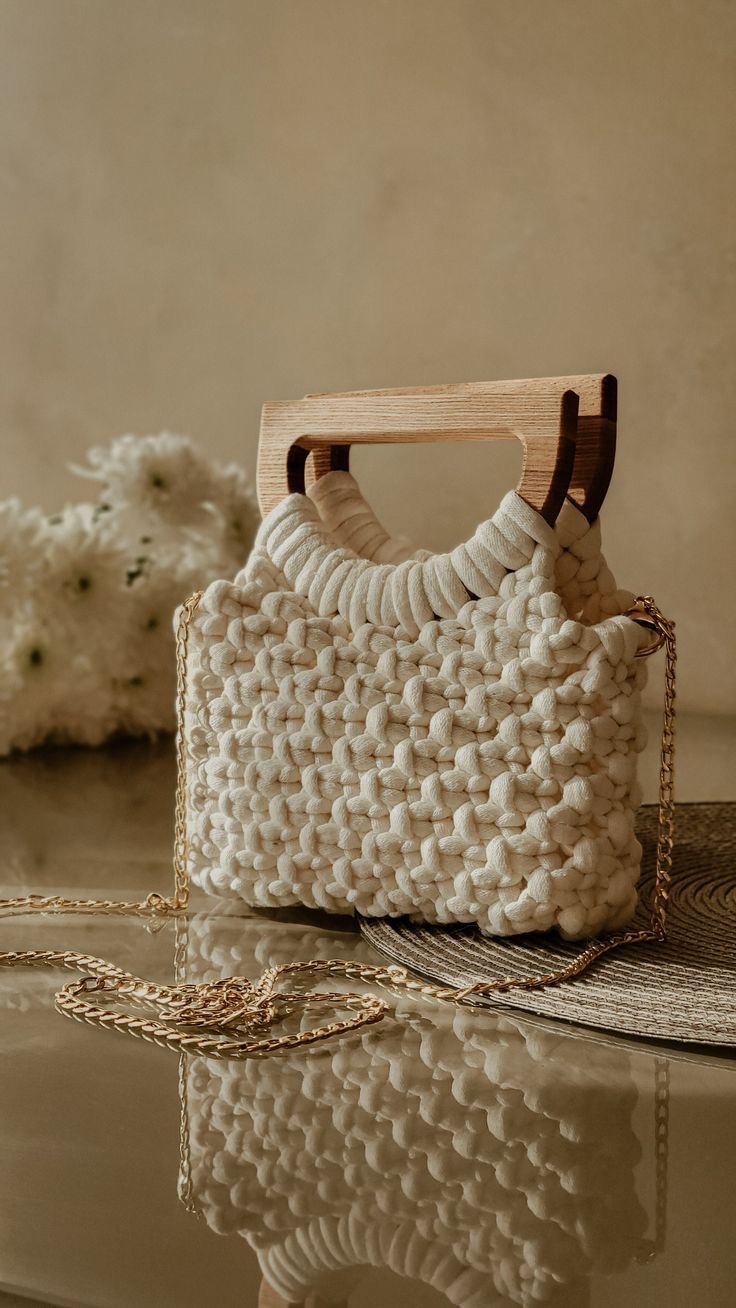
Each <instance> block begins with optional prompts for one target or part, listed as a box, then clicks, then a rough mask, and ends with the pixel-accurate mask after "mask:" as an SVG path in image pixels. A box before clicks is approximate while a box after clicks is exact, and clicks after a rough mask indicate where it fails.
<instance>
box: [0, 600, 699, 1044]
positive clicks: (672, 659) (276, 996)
mask: <svg viewBox="0 0 736 1308" xmlns="http://www.w3.org/2000/svg"><path fill="white" fill-rule="evenodd" d="M199 600H200V593H197V594H195V595H192V596H191V597H190V599H188V600H187V602H186V603H185V604H184V605H183V606H182V609H181V611H180V616H179V625H178V631H177V640H176V668H177V695H176V705H177V738H176V757H177V787H176V805H175V830H174V894H173V896H171V897H165V896H163V895H160V894H156V893H154V894H151V895H149V896H148V897H147V898H146V899H145V900H143V901H142V902H129V901H115V900H92V899H64V898H62V897H61V896H48V897H46V896H42V895H26V896H22V897H20V898H17V899H6V900H0V910H7V911H10V912H24V911H26V910H28V909H47V910H51V911H67V912H110V913H141V914H143V913H146V914H147V913H154V914H167V913H181V912H183V911H184V910H186V908H187V905H188V901H189V877H188V841H187V826H186V784H187V779H186V720H185V713H186V689H187V686H186V680H187V649H188V642H189V628H190V625H191V621H192V618H193V616H194V613H195V611H196V609H197V605H198V603H199ZM628 616H630V617H631V618H633V619H634V620H635V621H637V622H639V623H641V625H642V626H645V627H647V628H649V629H650V630H652V631H653V632H655V634H656V636H657V640H656V642H655V643H654V644H653V645H651V646H649V647H648V648H646V649H644V650H642V651H640V654H641V655H647V654H650V653H654V652H655V650H657V649H659V648H661V647H662V645H664V646H665V647H666V669H665V697H664V727H663V732H662V746H661V765H660V777H659V829H658V837H657V857H656V875H655V885H654V896H653V901H652V911H651V918H650V923H649V926H648V927H646V928H643V929H633V930H630V931H623V932H621V933H619V934H617V935H611V936H606V937H604V938H602V939H600V940H593V941H591V943H590V944H589V945H587V946H586V947H585V948H584V949H583V950H582V951H581V953H580V954H578V955H577V956H576V957H575V958H573V959H572V960H571V961H570V962H569V963H567V964H566V965H565V966H563V967H561V968H559V969H557V970H555V971H552V972H545V973H540V974H539V975H537V976H535V977H529V978H519V977H512V976H508V977H500V978H498V979H497V980H495V981H479V982H476V983H475V984H473V985H469V986H463V987H461V988H450V987H447V986H439V985H435V984H433V983H432V982H429V981H423V980H420V979H418V978H415V977H412V976H410V975H409V974H408V973H407V971H406V969H405V968H403V967H399V966H395V965H389V966H383V965H378V966H372V965H369V964H364V963H358V962H351V961H350V960H344V959H327V960H316V959H315V960H310V961H304V962H294V963H284V964H282V965H281V966H279V967H273V968H269V969H268V970H267V971H266V972H264V973H263V975H262V976H261V977H260V978H259V979H258V980H257V981H255V982H250V981H247V980H246V978H245V977H226V978H224V979H222V980H220V981H213V982H202V983H200V984H198V985H192V984H185V983H184V982H183V981H182V980H181V977H180V976H177V981H176V983H175V984H174V985H157V984H154V983H151V982H146V981H143V980H141V979H140V978H139V977H134V976H132V975H131V974H130V973H127V972H124V971H123V970H122V969H121V968H118V967H115V966H114V965H113V964H112V963H106V962H105V961H104V960H101V959H95V958H91V957H90V956H89V955H85V954H79V953H75V952H74V951H72V950H30V951H10V952H8V953H0V964H1V963H6V964H15V963H18V964H21V963H38V964H47V965H49V966H52V967H58V966H61V967H69V968H73V969H75V970H79V971H85V972H86V973H87V975H86V976H84V977H82V978H81V980H78V981H73V982H70V983H69V984H68V985H66V986H64V988H63V989H62V990H60V991H59V993H58V994H57V996H56V1005H57V1008H59V1009H60V1011H62V1012H64V1013H67V1014H68V1016H70V1017H74V1018H76V1019H77V1020H79V1021H83V1022H91V1023H93V1024H96V1025H100V1026H105V1027H115V1028H116V1029H118V1030H124V1031H127V1032H128V1033H129V1034H131V1035H135V1036H138V1037H140V1038H141V1039H144V1040H149V1041H151V1042H152V1043H154V1044H159V1045H165V1046H168V1047H170V1048H174V1049H177V1050H179V1051H187V1052H191V1053H202V1054H209V1055H212V1054H221V1055H224V1056H226V1057H230V1058H233V1057H238V1056H248V1055H251V1056H252V1055H263V1054H269V1053H273V1052H275V1051H277V1050H282V1049H285V1048H290V1047H292V1046H295V1045H307V1044H313V1043H314V1042H315V1041H317V1040H323V1039H327V1038H328V1037H330V1036H333V1035H340V1034H344V1033H346V1032H352V1031H355V1030H357V1029H359V1028H360V1027H363V1026H366V1025H368V1024H370V1023H373V1022H378V1021H380V1020H381V1018H382V1017H383V1016H384V1015H385V1014H386V1012H387V1011H388V1004H387V1002H386V1001H385V1000H383V999H379V998H378V997H377V996H376V995H366V994H344V993H339V992H338V993H326V992H323V991H304V990H302V989H297V990H295V991H293V992H288V991H283V990H280V989H278V986H279V984H280V982H281V980H282V979H283V978H286V977H291V976H296V977H298V978H300V979H302V978H304V977H307V976H309V977H341V978H346V979H349V980H359V981H368V982H376V983H378V984H379V985H383V986H386V987H389V988H395V987H400V988H401V989H404V990H410V991H414V992H416V993H419V994H422V995H425V996H427V997H430V998H433V999H438V1000H443V1001H451V1002H455V1003H462V1002H464V1001H468V1000H470V1001H472V999H473V998H474V997H475V996H481V995H489V994H492V993H494V992H501V991H507V990H511V989H514V988H522V989H526V990H532V989H539V988H541V987H543V986H547V985H553V984H556V983H558V982H561V981H567V980H570V979H571V978H572V977H575V976H579V975H580V973H581V972H584V971H585V970H586V968H588V967H589V966H590V964H591V963H592V962H594V961H595V959H597V958H600V957H601V956H602V955H603V954H606V953H609V952H610V951H611V950H612V949H617V948H618V947H619V946H620V945H625V944H632V943H634V942H641V941H658V940H662V939H664V935H665V922H666V915H667V901H668V898H669V893H670V880H671V875H672V846H673V829H674V803H673V765H674V724H675V667H676V656H677V652H676V645H675V630H674V623H672V622H669V621H668V620H667V619H666V618H665V617H663V615H662V614H661V613H660V611H659V609H658V608H657V605H656V604H655V602H654V600H653V599H652V598H651V596H648V595H646V596H642V597H641V598H640V599H638V600H637V601H636V604H635V606H634V608H633V609H630V610H629V614H628ZM100 993H104V994H106V995H110V994H113V993H114V994H116V995H118V996H122V997H125V998H127V999H129V1000H130V1001H132V1002H134V1003H136V1004H139V1005H144V1006H145V1007H148V1008H153V1009H154V1010H155V1011H156V1012H157V1014H158V1019H159V1020H156V1019H154V1018H150V1017H144V1016H133V1015H128V1014H126V1013H122V1012H118V1011H116V1010H114V1009H107V1008H102V1007H100V1006H99V1005H98V1004H97V1003H96V1002H95V997H96V996H97V995H98V994H100ZM297 1007H299V1008H307V1009H309V1010H314V1009H319V1008H323V1007H328V1008H335V1007H341V1008H345V1009H347V1010H348V1012H349V1016H348V1017H346V1018H344V1019H342V1020H341V1021H332V1022H329V1023H326V1024H325V1025H323V1026H320V1027H317V1028H313V1029H311V1030H307V1031H299V1032H295V1033H288V1034H284V1035H281V1036H269V1035H266V1034H265V1032H267V1031H268V1030H270V1029H271V1028H272V1027H273V1026H274V1025H275V1024H276V1023H278V1022H280V1021H281V1020H282V1018H283V1017H285V1016H286V1015H287V1014H289V1013H291V1012H293V1010H294V1009H295V1008H297ZM210 1033H211V1034H210ZM228 1033H229V1034H228Z"/></svg>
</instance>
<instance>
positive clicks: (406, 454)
mask: <svg viewBox="0 0 736 1308" xmlns="http://www.w3.org/2000/svg"><path fill="white" fill-rule="evenodd" d="M735 51H736V8H734V6H733V5H732V4H731V3H730V0H698V3H692V0H555V3H547V2H546V0H516V3H514V4H509V3H506V2H505V0H485V2H484V0H271V2H270V3H266V2H265V0H240V2H237V0H234V2H233V3H229V2H228V0H0V186H1V188H2V189H1V191H0V213H1V215H2V233H3V239H2V243H1V248H0V358H1V359H2V377H3V385H2V387H1V388H0V422H1V424H2V433H3V442H4V446H5V448H6V451H7V457H6V459H5V460H4V471H3V478H2V483H3V484H2V488H1V489H0V494H10V493H18V494H20V495H22V496H24V497H26V498H28V499H29V500H41V501H42V502H43V503H44V504H46V505H47V506H49V507H52V506H55V505H57V504H58V503H59V502H60V501H61V500H62V499H64V498H65V497H67V496H69V495H71V494H74V495H78V494H80V493H81V492H83V491H84V486H83V485H81V486H80V485H79V484H78V483H76V482H75V481H74V479H72V478H71V477H70V475H69V474H67V473H66V472H65V471H64V464H65V461H67V460H69V459H72V458H74V457H78V456H79V455H80V454H81V453H82V452H83V451H84V449H85V448H86V447H87V445H89V444H90V443H92V442H96V441H99V440H100V439H105V438H107V437H109V436H112V435H114V434H117V433H119V432H122V431H126V430H132V431H137V432H147V431H152V430H158V429H161V428H163V427H169V428H171V429H174V430H183V431H188V432H190V433H191V434H192V435H194V436H195V437H197V438H198V439H200V440H201V441H202V442H203V443H204V444H206V445H207V447H208V448H210V449H211V450H212V451H215V452H218V453H219V454H221V455H224V456H229V457H236V458H239V459H241V460H243V461H244V462H245V463H246V464H247V465H248V466H249V467H250V468H254V463H255V450H256V439H257V429H258V414H259V408H260V405H261V403H262V401H263V400H264V399H267V398H272V399H276V398H289V397H292V396H298V395H301V394H303V393H304V392H305V391H307V390H320V389H338V388H348V387H358V386H380V385H392V384H401V383H412V382H416V383H428V382H435V381H451V380H464V379H479V378H493V377H515V376H525V375H544V374H551V373H566V372H584V371H598V370H602V369H609V370H611V371H614V372H616V373H617V374H618V376H619V378H620V383H621V409H620V455H619V460H618V467H617V474H616V479H615V483H614V488H613V490H612V492H611V495H610V498H609V502H608V505H607V514H606V516H607V528H606V534H607V542H608V553H609V556H610V559H611V561H612V563H613V564H614V565H615V568H616V571H617V573H618V574H619V576H620V578H621V580H622V581H625V583H626V584H628V585H631V586H632V587H635V588H637V587H640V588H646V589H649V590H651V591H652V592H653V593H654V594H655V595H656V596H657V598H658V599H659V601H660V603H661V605H662V606H663V607H664V608H665V609H666V610H667V611H668V612H671V613H673V614H674V615H675V616H676V617H677V618H678V620H679V623H680V629H681V635H682V656H683V657H682V664H683V666H682V677H681V697H682V700H683V702H684V703H685V704H686V705H687V706H688V707H689V708H691V709H698V710H703V711H706V712H713V713H724V712H736V677H735V676H734V674H733V671H732V667H733V654H732V651H733V648H734V644H735V642H736V620H735V618H734V611H733V606H732V604H731V599H730V590H731V572H732V564H733V552H734V534H735V530H734V503H735V496H734V482H735V480H736V479H735V476H734V459H733V454H732V449H733V443H734V431H733V421H734V418H733V415H734V413H735V412H736V395H735V394H734V389H735V388H734V381H733V376H734V369H733V357H734V346H735V345H736V342H735V340H734V299H733V281H734V269H735V256H736V236H735V235H734V227H735V225H734V198H735V191H736V183H735V181H734V169H733V163H732V156H733V127H732V124H733V121H734V118H733V115H734V110H735V109H736V95H735V93H734V87H735V84H736V79H735V72H736V68H735V63H736V59H735ZM355 462H356V465H357V467H358V470H359V471H360V470H361V469H362V471H363V475H364V481H365V485H366V487H367V489H368V490H369V492H370V495H371V497H372V498H373V499H374V501H375V503H376V505H377V506H378V505H380V507H381V508H382V509H383V511H384V516H385V519H386V520H387V522H388V524H389V525H390V526H391V527H393V528H394V529H402V528H403V529H405V530H408V531H409V532H411V533H412V534H414V535H415V536H417V537H419V538H421V539H422V540H423V541H424V543H426V544H429V545H433V546H446V545H448V544H450V543H451V542H452V541H455V540H457V539H458V538H459V537H461V536H463V535H464V534H465V533H466V532H468V531H469V530H470V529H471V528H472V526H473V525H474V523H475V521H476V520H477V519H478V518H479V517H480V515H482V514H484V513H485V512H487V511H488V510H489V509H490V508H492V506H493V504H494V503H495V501H496V500H497V498H498V497H499V495H500V494H501V492H502V491H503V490H505V489H506V488H507V487H508V486H509V485H511V484H512V483H513V478H514V475H515V469H516V466H517V463H518V453H517V451H516V450H515V449H514V448H513V447H511V446H508V447H504V448H503V450H502V449H501V448H500V447H498V446H493V447H486V448H483V449H477V448H471V447H467V448H464V449H463V452H462V456H461V457H459V456H458V454H457V452H456V450H453V451H452V452H450V451H449V450H445V449H436V448H435V449H433V448H422V449H413V450H396V451H392V452H385V451H373V452H371V453H370V454H362V457H361V458H358V459H356V461H355Z"/></svg>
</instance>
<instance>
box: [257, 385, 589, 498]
mask: <svg viewBox="0 0 736 1308" xmlns="http://www.w3.org/2000/svg"><path fill="white" fill-rule="evenodd" d="M554 380H555V381H557V382H559V381H560V379H554ZM578 408H579V399H578V394H577V393H576V392H575V391H573V390H571V389H570V388H569V387H567V386H562V385H561V384H557V385H549V384H548V385H544V384H542V385H540V384H539V383H538V381H535V382H533V383H529V384H527V383H513V382H502V383H498V382H490V383H474V384H472V385H471V386H470V387H466V386H449V387H437V388H431V389H411V390H407V389H402V390H398V391H389V392H382V393H376V394H373V393H347V394H341V395H319V396H308V397H306V398H305V399H303V400H294V401H278V402H272V403H268V404H265V405H264V406H263V411H262V416H261V434H260V441H259V447H258V500H259V504H260V507H261V512H262V513H263V514H266V513H268V512H269V511H270V509H272V508H273V507H274V506H275V505H276V504H278V503H279V502H280V501H281V500H282V499H283V498H284V496H285V495H287V494H289V493H290V492H292V491H303V490H304V484H305V483H304V477H305V464H306V460H307V456H308V454H309V452H310V450H319V451H320V453H319V455H318V458H317V469H316V471H317V475H321V474H322V473H324V472H325V471H327V470H329V469H330V468H331V467H335V466H342V467H345V466H347V456H346V455H342V456H336V455H335V454H334V453H332V454H329V455H328V454H327V453H326V452H325V451H326V449H329V448H332V449H333V451H334V450H335V449H337V448H340V447H343V448H344V447H349V446H351V445H357V444H386V443H390V442H393V441H401V442H407V443H415V442H417V443H418V442H426V441H454V440H492V439H499V438H510V437H513V436H516V437H518V438H519V439H520V440H521V442H522V445H523V447H524V463H523V468H522V475H521V480H520V482H519V485H518V488H517V489H518V492H519V494H520V495H521V496H522V498H523V499H525V500H526V501H527V503H529V504H531V505H532V506H533V507H534V508H535V509H537V510H538V512H540V513H541V514H542V515H543V516H544V517H545V519H546V520H547V521H548V522H554V521H555V519H556V517H557V514H558V513H559V510H560V508H561V506H562V503H563V501H564V498H565V494H566V493H567V489H568V486H569V484H570V479H571V477H572V473H573V465H574V459H575V436H576V427H577V415H578Z"/></svg>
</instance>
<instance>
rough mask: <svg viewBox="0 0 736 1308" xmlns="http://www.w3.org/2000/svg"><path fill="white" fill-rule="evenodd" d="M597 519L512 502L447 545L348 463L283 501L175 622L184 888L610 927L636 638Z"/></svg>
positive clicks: (623, 844) (634, 795) (631, 765)
mask: <svg viewBox="0 0 736 1308" xmlns="http://www.w3.org/2000/svg"><path fill="white" fill-rule="evenodd" d="M628 602H630V597H629V596H628V595H627V594H626V593H625V592H619V591H617V589H616V587H615V583H614V582H613V579H612V577H611V574H610V572H609V571H608V569H607V568H606V566H605V563H604V561H603V557H602V554H601V551H600V529H599V525H598V524H597V523H596V524H594V526H593V527H588V524H587V523H586V522H585V519H583V518H582V515H580V514H579V513H577V511H575V510H569V511H568V510H566V511H565V512H564V513H563V515H561V518H560V520H559V522H558V527H557V529H556V530H553V529H552V528H551V527H549V526H548V524H547V523H546V522H545V521H544V520H543V518H542V517H541V516H540V515H539V514H538V513H537V512H536V511H535V510H533V509H531V508H530V507H529V506H528V505H527V504H526V503H525V502H524V501H523V500H521V499H520V497H519V496H518V495H517V494H516V493H511V494H509V495H507V496H506V497H505V498H504V500H503V502H502V504H501V506H500V508H499V509H498V511H497V512H496V513H495V514H494V516H493V517H492V518H491V519H490V520H489V521H488V522H486V523H483V524H481V526H480V527H479V528H478V529H477V531H476V532H475V534H474V536H473V537H472V538H471V539H470V540H469V541H468V542H466V543H465V544H463V545H461V546H459V547H458V548H457V549H455V550H454V551H453V552H452V553H451V554H447V555H431V554H428V553H427V552H426V551H417V552H414V551H412V548H411V546H409V545H406V544H402V543H400V542H396V541H392V540H391V539H390V538H389V537H388V536H387V535H386V533H385V532H383V531H382V529H381V528H380V525H379V524H378V523H377V521H376V519H375V518H374V517H373V515H372V514H371V513H370V510H369V509H368V507H367V505H366V504H365V501H364V500H363V499H362V497H361V496H360V494H359V492H358V490H357V487H356V486H355V483H354V481H353V479H352V478H351V477H350V475H349V474H348V473H342V472H335V473H332V474H330V475H328V476H327V477H325V478H323V479H321V480H320V481H319V482H318V483H317V485H316V487H315V488H314V491H313V492H312V494H311V495H310V496H309V497H307V496H303V495H291V496H289V497H288V498H287V499H285V500H284V501H283V502H282V503H281V504H280V505H279V506H278V507H277V508H276V509H274V510H273V511H272V512H271V513H270V514H269V515H268V517H267V518H266V519H265V520H264V522H263V523H262V525H261V528H260V531H259V534H258V537H257V539H256V544H255V547H254V550H253V553H252V554H251V557H250V559H249V560H248V563H247V565H246V567H245V568H244V570H243V571H242V572H241V573H240V574H239V575H238V576H237V577H236V579H235V580H234V581H219V582H215V583H213V584H212V585H211V586H209V587H208V589H207V590H206V591H205V592H204V594H203V595H202V598H201V600H200V603H199V606H198V609H197V611H196V613H195V615H194V617H193V620H192V623H191V628H190V635H189V669H188V680H187V699H186V744H187V755H188V767H187V818H188V826H189V835H190V860H191V872H192V876H193V880H194V882H195V883H196V884H198V885H199V886H201V887H202V888H203V889H205V890H206V891H208V892H210V893H212V894H216V895H218V896H226V897H233V898H236V899H237V898H239V899H241V900H244V901H245V902H246V903H248V904H251V905H254V906H262V907H279V908H280V907H285V906H288V905H296V904H302V905H306V906H309V907H318V908H322V909H326V910H328V911H333V912H341V913H344V912H351V911H353V910H357V911H358V912H360V913H362V914H364V915H374V916H398V915H404V914H409V915H411V916H413V917H415V918H418V919H421V920H424V921H427V922H433V923H452V922H473V923H476V924H477V925H478V926H479V927H480V929H481V930H482V931H484V932H486V933H488V934H492V935H512V934H517V933H522V932H529V931H547V930H550V929H557V930H559V931H560V932H561V933H562V934H563V935H564V936H566V937H569V938H581V937H586V936H590V935H593V934H595V933H597V932H599V931H601V930H602V929H604V928H613V927H618V926H620V925H622V924H623V923H625V922H627V921H628V920H629V919H630V918H631V916H632V914H633V911H634V909H635V906H636V883H637V879H638V875H639V863H640V856H641V849H640V846H639V844H638V841H637V840H636V837H635V835H634V813H635V809H636V807H637V806H638V802H639V793H638V786H637V783H636V768H635V763H636V755H637V753H638V751H639V750H640V749H641V747H642V745H643V743H644V736H643V731H642V728H641V725H640V705H639V699H640V689H641V685H642V681H643V677H644V672H643V668H642V661H641V660H637V658H636V654H637V651H638V650H639V649H640V648H641V647H642V645H643V644H645V643H646V639H647V637H646V633H645V632H644V631H643V630H642V628H641V627H640V626H638V625H637V624H636V623H635V622H633V621H632V620H631V619H630V618H628V617H626V616H625V615H624V612H623V610H624V609H625V608H626V607H627V605H628Z"/></svg>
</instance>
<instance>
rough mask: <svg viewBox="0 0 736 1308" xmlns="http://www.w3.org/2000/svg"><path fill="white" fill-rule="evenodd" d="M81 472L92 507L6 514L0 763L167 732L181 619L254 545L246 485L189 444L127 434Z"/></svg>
mask: <svg viewBox="0 0 736 1308" xmlns="http://www.w3.org/2000/svg"><path fill="white" fill-rule="evenodd" d="M77 471H79V472H81V473H82V475H86V476H88V477H91V478H93V479H94V480H97V481H98V482H100V483H101V487H102V494H101V498H100V500H99V502H98V503H97V504H94V505H93V504H81V505H74V506H71V507H68V508H66V509H64V510H62V511H61V512H60V513H57V514H54V515H52V516H51V517H48V518H47V517H46V516H45V515H44V514H42V513H41V512H40V511H39V510H36V509H33V510H25V509H23V508H22V506H21V505H20V504H19V503H18V502H17V501H11V502H10V503H9V504H6V505H0V667H2V673H3V675H2V678H0V755H2V754H7V753H9V752H10V751H11V750H12V749H28V748H31V747H32V746H33V745H36V744H39V743H41V742H42V741H45V740H52V741H74V742H78V743H83V744H88V745H95V744H99V743H100V742H101V741H103V740H104V739H106V738H107V737H109V736H110V735H113V734H115V733H117V732H125V733H128V734H134V735H141V734H148V735H151V734H153V733H155V732H157V731H162V730H171V729H172V728H173V726H174V698H175V681H176V665H175V642H174V633H173V616H174V613H175V611H176V609H177V608H178V607H179V605H180V604H181V603H182V602H183V601H184V600H185V599H186V598H187V597H188V596H189V595H190V594H191V593H192V592H193V591H195V590H202V589H204V587H205V586H207V585H208V584H209V582H210V581H212V580H214V579H215V578H216V577H232V576H234V575H235V573H236V572H237V571H238V569H239V568H241V567H242V565H243V562H244V559H245V557H246V556H247V554H248V552H249V550H250V547H251V544H252V540H253V537H254V535H255V531H256V526H257V517H258V515H257V509H256V505H255V499H254V497H253V495H252V494H251V492H250V490H249V487H248V483H247V480H246V478H245V476H244V474H243V473H242V472H241V471H240V470H239V469H238V468H236V467H234V466H232V465H230V466H224V467H223V466H221V465H218V464H215V463H212V462H210V461H207V460H205V459H204V458H203V457H202V456H201V455H199V454H198V453H197V451H196V450H195V448H194V446H193V445H192V443H191V441H189V440H187V439H185V438H183V437H178V436H171V435H168V434H166V433H164V434H163V435H161V436H149V437H143V438H142V439H138V438H136V437H133V436H124V437H121V438H120V439H119V440H116V441H113V442H112V443H111V445H110V446H109V447H108V448H107V449H105V448H101V447H100V448H98V449H95V450H92V451H91V453H90V455H89V466H88V467H87V468H81V469H77Z"/></svg>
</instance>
